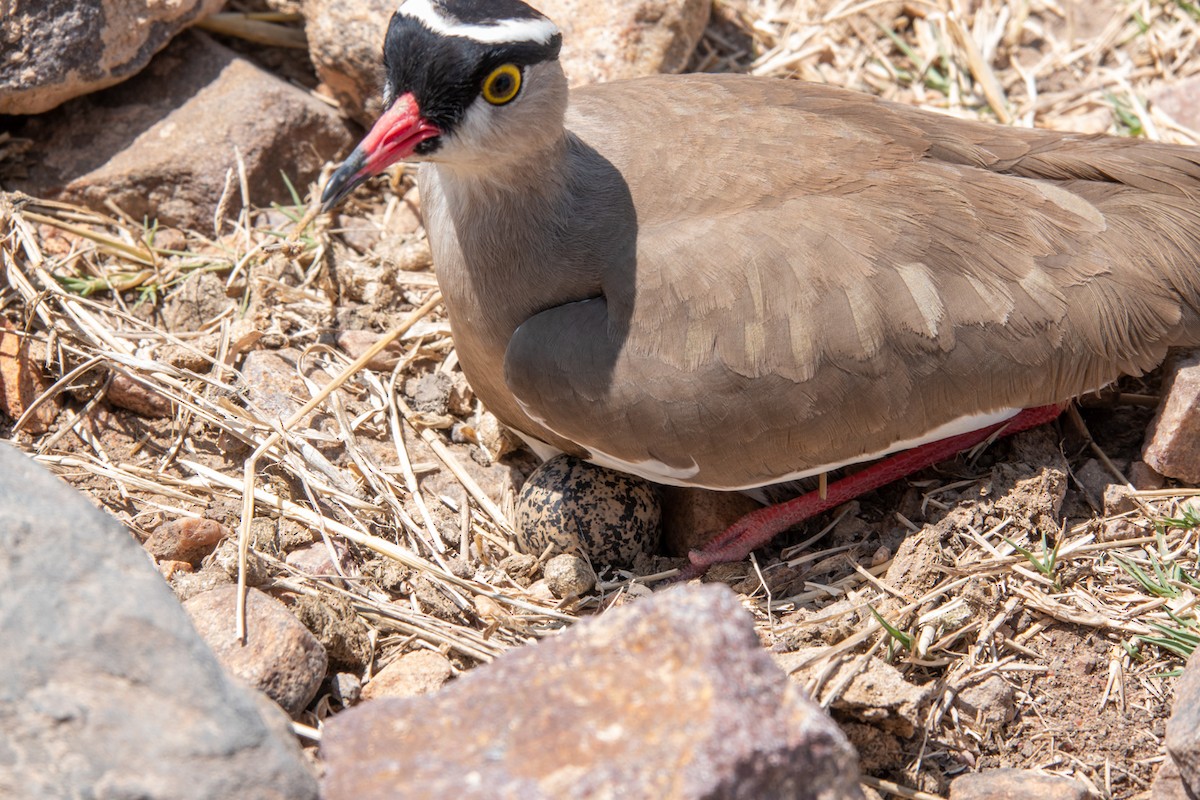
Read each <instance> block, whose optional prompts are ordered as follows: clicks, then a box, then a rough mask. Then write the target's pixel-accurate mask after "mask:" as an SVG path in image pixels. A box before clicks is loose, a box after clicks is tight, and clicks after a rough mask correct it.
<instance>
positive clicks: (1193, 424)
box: [1142, 350, 1200, 484]
mask: <svg viewBox="0 0 1200 800" xmlns="http://www.w3.org/2000/svg"><path fill="white" fill-rule="evenodd" d="M1163 397H1164V398H1165V399H1164V400H1163V401H1162V404H1161V405H1160V406H1159V409H1158V413H1157V414H1156V415H1155V417H1154V421H1153V422H1152V423H1151V424H1150V428H1149V429H1148V430H1147V431H1146V443H1145V445H1144V446H1143V449H1142V458H1143V459H1144V460H1145V462H1146V463H1147V464H1149V465H1150V467H1151V468H1152V469H1154V470H1155V471H1157V472H1159V473H1160V474H1162V475H1166V476H1168V477H1171V478H1178V479H1179V480H1181V481H1186V482H1188V483H1191V484H1200V350H1190V351H1185V352H1182V353H1180V354H1179V355H1178V357H1177V358H1176V359H1175V363H1174V365H1173V366H1171V367H1170V369H1169V370H1168V372H1167V376H1166V378H1165V379H1164V380H1163Z"/></svg>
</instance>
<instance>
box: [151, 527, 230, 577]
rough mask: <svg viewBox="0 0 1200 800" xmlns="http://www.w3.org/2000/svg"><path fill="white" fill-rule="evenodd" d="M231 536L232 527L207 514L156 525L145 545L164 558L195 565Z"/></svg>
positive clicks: (160, 558)
mask: <svg viewBox="0 0 1200 800" xmlns="http://www.w3.org/2000/svg"><path fill="white" fill-rule="evenodd" d="M227 536H229V531H228V530H226V529H225V526H224V525H222V524H221V523H219V522H217V521H215V520H211V519H204V518H203V517H201V518H200V519H174V520H171V521H170V522H164V523H163V524H162V525H159V526H158V527H157V528H155V529H154V532H153V533H151V534H150V538H148V539H147V540H146V544H145V548H146V549H147V550H148V551H150V555H152V556H154V557H155V558H156V559H158V560H160V561H163V560H166V561H183V562H186V563H188V564H192V565H195V564H198V563H199V562H200V560H201V559H202V558H204V557H205V556H206V555H208V554H209V553H211V552H212V551H213V549H214V548H216V546H217V543H218V542H220V541H221V540H222V539H224V538H226V537H227Z"/></svg>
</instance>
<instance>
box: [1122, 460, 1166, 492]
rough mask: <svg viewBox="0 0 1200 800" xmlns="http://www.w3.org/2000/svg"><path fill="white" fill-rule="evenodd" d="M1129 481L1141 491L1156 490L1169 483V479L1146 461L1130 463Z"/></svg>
mask: <svg viewBox="0 0 1200 800" xmlns="http://www.w3.org/2000/svg"><path fill="white" fill-rule="evenodd" d="M1126 474H1127V475H1128V476H1129V482H1130V483H1131V484H1133V488H1135V489H1137V490H1138V491H1139V492H1147V491H1151V492H1152V491H1154V490H1155V489H1161V488H1163V487H1164V486H1166V485H1167V479H1166V478H1164V477H1163V476H1162V475H1160V474H1158V473H1157V472H1155V471H1154V468H1153V467H1151V466H1150V465H1149V464H1147V463H1146V462H1145V461H1134V462H1133V463H1132V464H1130V465H1129V471H1128V472H1127V473H1126Z"/></svg>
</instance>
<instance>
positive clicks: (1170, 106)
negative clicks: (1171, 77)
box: [1147, 75, 1200, 131]
mask: <svg viewBox="0 0 1200 800" xmlns="http://www.w3.org/2000/svg"><path fill="white" fill-rule="evenodd" d="M1147 99H1149V100H1150V101H1151V102H1152V103H1154V106H1155V108H1157V109H1158V110H1160V111H1165V112H1166V113H1167V115H1168V116H1169V117H1171V119H1173V120H1175V121H1176V122H1178V123H1179V124H1180V125H1183V126H1184V127H1185V128H1191V129H1192V130H1193V131H1200V75H1195V76H1192V77H1191V78H1188V79H1187V80H1183V81H1180V82H1179V83H1176V84H1174V85H1173V86H1163V87H1160V88H1157V89H1155V90H1154V91H1152V92H1150V95H1149V97H1148V98H1147Z"/></svg>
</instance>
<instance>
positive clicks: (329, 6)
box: [304, 0, 712, 125]
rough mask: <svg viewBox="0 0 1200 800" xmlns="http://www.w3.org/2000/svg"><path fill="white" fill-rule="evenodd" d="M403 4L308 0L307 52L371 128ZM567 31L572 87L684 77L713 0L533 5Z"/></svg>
mask: <svg viewBox="0 0 1200 800" xmlns="http://www.w3.org/2000/svg"><path fill="white" fill-rule="evenodd" d="M397 5H399V4H398V3H397V2H396V0H360V2H355V3H345V2H342V1H341V0H306V2H305V4H304V16H305V19H306V25H305V32H306V33H307V35H308V52H309V57H310V58H311V59H312V62H313V65H314V66H315V67H316V69H317V75H318V76H319V77H320V78H321V80H322V82H324V84H325V86H326V88H327V89H328V90H329V92H330V93H331V94H332V95H333V96H334V97H335V98H336V99H337V101H338V102H339V103H341V105H342V110H343V111H344V112H345V114H346V115H347V116H349V117H352V118H353V119H355V120H357V121H358V122H360V123H362V124H363V125H370V124H371V123H372V122H374V121H375V118H376V117H378V116H379V112H380V111H382V108H381V106H380V95H381V92H382V90H383V63H382V61H381V59H380V55H379V53H380V49H381V48H382V47H383V37H384V34H385V33H386V32H387V26H388V20H390V19H391V17H392V13H393V12H394V11H395V10H396V7H397ZM532 5H534V6H536V7H537V9H538V10H539V11H541V12H542V13H543V14H545V15H546V16H548V17H550V18H551V19H552V20H554V21H555V22H556V23H558V26H559V27H560V28H561V29H562V32H563V51H562V61H563V68H564V69H565V70H566V72H567V77H568V78H570V79H571V83H572V84H573V85H576V86H581V85H584V84H588V83H600V82H602V81H612V80H617V79H618V78H633V77H636V76H638V75H652V74H654V73H657V72H678V71H679V70H681V69H683V67H684V66H686V64H687V60H688V58H689V57H690V56H691V54H692V51H693V50H694V49H695V48H696V43H697V42H698V41H700V36H701V35H702V34H703V33H704V26H705V25H706V24H707V23H708V15H709V12H710V10H711V8H712V3H711V1H710V0H615V2H609V3H596V2H589V0H534V2H533V3H532Z"/></svg>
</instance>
